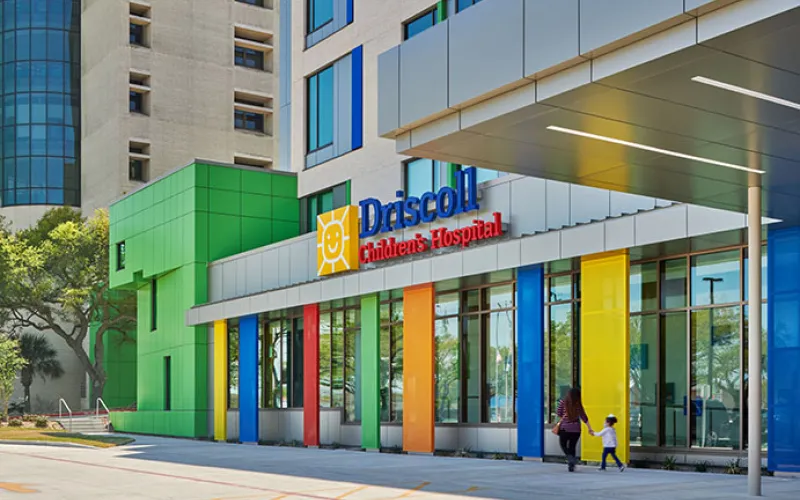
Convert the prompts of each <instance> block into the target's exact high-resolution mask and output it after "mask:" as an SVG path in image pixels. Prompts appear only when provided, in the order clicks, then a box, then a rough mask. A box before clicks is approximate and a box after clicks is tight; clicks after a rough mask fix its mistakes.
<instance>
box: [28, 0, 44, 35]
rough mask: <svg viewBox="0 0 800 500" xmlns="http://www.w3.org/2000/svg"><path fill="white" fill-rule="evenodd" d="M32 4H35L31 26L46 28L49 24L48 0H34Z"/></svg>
mask: <svg viewBox="0 0 800 500" xmlns="http://www.w3.org/2000/svg"><path fill="white" fill-rule="evenodd" d="M31 4H33V10H32V12H31V26H33V27H34V28H44V27H45V26H47V0H33V1H32V2H31Z"/></svg>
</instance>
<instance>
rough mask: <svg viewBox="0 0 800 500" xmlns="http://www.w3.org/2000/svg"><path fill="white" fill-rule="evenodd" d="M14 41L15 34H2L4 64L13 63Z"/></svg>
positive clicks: (15, 52)
mask: <svg viewBox="0 0 800 500" xmlns="http://www.w3.org/2000/svg"><path fill="white" fill-rule="evenodd" d="M16 40H17V35H16V32H14V31H8V32H6V33H3V60H5V61H6V62H10V61H13V60H14V59H15V57H16V55H17V49H16V47H17V44H16ZM6 66H7V65H6Z"/></svg>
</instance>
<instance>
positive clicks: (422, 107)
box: [400, 20, 474, 123]
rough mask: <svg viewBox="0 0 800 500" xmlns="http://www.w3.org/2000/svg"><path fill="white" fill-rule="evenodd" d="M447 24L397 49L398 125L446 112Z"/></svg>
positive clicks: (418, 36)
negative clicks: (398, 83) (398, 57)
mask: <svg viewBox="0 0 800 500" xmlns="http://www.w3.org/2000/svg"><path fill="white" fill-rule="evenodd" d="M449 22H451V21H450V20H447V21H445V22H444V23H442V24H439V25H437V26H434V27H432V28H429V29H428V30H426V31H424V32H422V33H420V34H419V35H417V36H415V37H414V38H412V39H410V40H408V41H406V43H404V44H403V46H402V47H400V122H401V123H411V122H413V121H416V120H419V119H421V118H425V117H426V116H428V115H430V114H431V111H433V110H445V109H447V107H448V101H447V92H448V87H447V84H446V82H447V78H448V74H447V72H448V69H447V67H448V63H447V58H448V55H447V29H448V23H449ZM473 70H474V66H473ZM473 76H474V71H473Z"/></svg>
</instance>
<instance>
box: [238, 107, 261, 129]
mask: <svg viewBox="0 0 800 500" xmlns="http://www.w3.org/2000/svg"><path fill="white" fill-rule="evenodd" d="M233 126H234V127H235V128H238V129H241V130H252V131H254V132H263V131H264V115H262V114H261V113H252V112H249V111H242V110H239V109H237V110H236V112H235V113H234V116H233Z"/></svg>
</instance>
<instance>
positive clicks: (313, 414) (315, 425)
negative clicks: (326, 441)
mask: <svg viewBox="0 0 800 500" xmlns="http://www.w3.org/2000/svg"><path fill="white" fill-rule="evenodd" d="M303 337H304V338H303V444H304V445H305V446H319V304H309V305H306V306H304V307H303Z"/></svg>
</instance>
